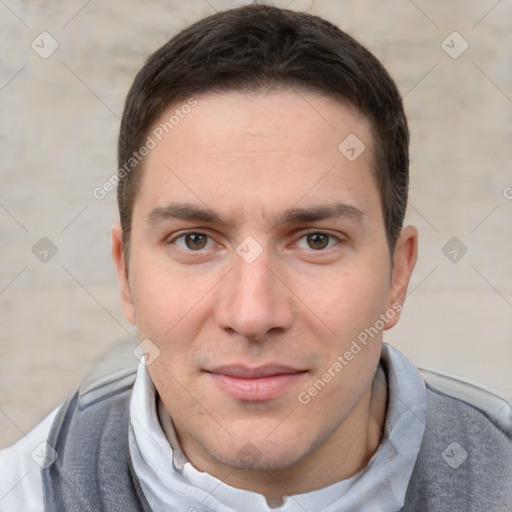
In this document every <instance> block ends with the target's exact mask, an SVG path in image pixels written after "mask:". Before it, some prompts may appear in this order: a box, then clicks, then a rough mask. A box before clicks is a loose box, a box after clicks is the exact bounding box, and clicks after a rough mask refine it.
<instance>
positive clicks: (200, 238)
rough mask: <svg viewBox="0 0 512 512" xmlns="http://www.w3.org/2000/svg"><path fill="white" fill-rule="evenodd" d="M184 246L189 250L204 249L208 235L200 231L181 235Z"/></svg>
mask: <svg viewBox="0 0 512 512" xmlns="http://www.w3.org/2000/svg"><path fill="white" fill-rule="evenodd" d="M183 239H184V242H185V246H186V247H187V249H190V250H191V251H198V250H200V249H204V248H205V247H206V245H207V244H208V237H207V236H206V235H203V234H201V233H189V234H188V235H185V236H184V237H183Z"/></svg>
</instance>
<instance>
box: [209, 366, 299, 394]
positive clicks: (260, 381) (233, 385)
mask: <svg viewBox="0 0 512 512" xmlns="http://www.w3.org/2000/svg"><path fill="white" fill-rule="evenodd" d="M206 373H207V374H208V375H209V376H210V377H211V379H212V380H213V382H214V384H215V385H216V386H217V387H218V388H219V389H220V390H221V391H222V392H224V393H226V394H228V395H229V396H231V397H232V398H235V399H237V400H242V401H247V402H261V401H266V400H272V399H275V398H279V397H280V396H282V395H284V394H285V393H286V392H287V391H289V390H290V389H291V388H293V387H294V386H296V385H297V384H298V383H299V382H300V381H301V380H302V379H304V377H305V375H306V374H307V373H308V372H307V371H306V370H300V369H296V368H291V367H288V366H282V365H266V366H260V367H257V368H249V367H246V366H242V365H229V366H219V367H217V368H214V369H212V370H207V371H206Z"/></svg>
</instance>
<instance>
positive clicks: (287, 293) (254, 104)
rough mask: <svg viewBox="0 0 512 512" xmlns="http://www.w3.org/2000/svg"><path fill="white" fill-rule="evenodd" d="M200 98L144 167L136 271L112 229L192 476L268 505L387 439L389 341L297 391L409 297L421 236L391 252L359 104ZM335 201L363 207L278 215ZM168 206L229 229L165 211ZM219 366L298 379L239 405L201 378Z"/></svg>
mask: <svg viewBox="0 0 512 512" xmlns="http://www.w3.org/2000/svg"><path fill="white" fill-rule="evenodd" d="M197 100H198V105H197V106H196V107H195V108H194V109H193V111H192V112H191V113H190V114H189V115H188V116H187V117H185V118H184V119H183V120H181V121H180V123H179V125H177V126H176V127H175V128H174V129H173V131H172V132H170V133H169V135H168V136H166V137H165V138H164V139H163V140H162V141H161V142H160V143H159V144H158V145H157V146H156V148H154V149H153V150H152V151H151V152H150V154H149V155H148V156H147V157H146V160H145V162H144V176H143V179H142V180H141V185H140V190H139V191H138V195H137V197H136V200H135V205H134V210H133V218H132V233H131V245H130V254H129V268H127V266H126V261H125V258H124V256H123V245H122V236H121V235H122V231H121V227H120V225H119V224H116V225H115V226H114V228H113V230H112V237H113V251H112V252H113V259H114V262H115V265H116V268H117V272H118V277H119V282H120V287H121V297H122V303H123V309H124V313H125V315H126V318H127V319H128V321H129V322H131V323H133V324H134V325H137V327H138V330H139V337H140V339H141V340H144V339H146V338H149V339H150V340H151V342H152V343H154V344H155V345H156V346H157V347H158V349H159V351H160V354H159V356H158V357H157V358H156V359H155V361H154V362H153V363H152V364H151V365H149V366H148V371H149V373H150V375H151V378H152V380H153V382H154V384H155V386H156V389H157V391H158V393H159V396H160V399H161V400H162V401H163V404H164V406H165V409H166V411H167V412H168V413H169V414H170V415H171V417H172V419H173V422H174V426H175V429H176V432H177V435H178V439H179V441H180V444H181V447H182V449H183V450H184V452H185V453H186V455H187V456H188V458H189V459H190V461H191V462H192V463H193V464H194V466H195V467H197V468H198V469H200V470H202V471H207V472H209V473H210V474H212V475H214V476H216V477H217V478H219V479H221V480H223V481H225V482H226V483H228V484H229V485H232V486H235V487H239V488H243V489H247V490H251V491H255V492H259V493H261V494H264V495H265V496H266V497H267V498H269V499H278V498H280V497H282V496H284V495H291V494H297V493H303V492H307V491H311V490H315V489H319V488H322V487H325V486H327V485H330V484H332V483H334V482H336V481H339V480H341V479H345V478H348V477H350V476H352V475H354V474H355V473H357V472H358V471H360V470H361V469H362V468H364V467H365V466H366V464H367V463H368V460H369V459H370V458H371V456H372V455H373V453H374V452H375V451H376V449H377V447H378V445H379V443H380V440H381V437H382V428H383V425H384V422H385V411H386V400H387V390H386V386H385V384H383V382H382V381H379V380H377V379H374V376H375V371H376V368H377V365H378V361H379V357H380V353H381V348H382V331H380V332H379V333H378V335H376V336H375V337H373V338H372V339H370V341H369V342H368V344H367V345H366V346H364V347H363V348H362V350H361V351H360V352H359V353H358V354H357V355H356V356H354V358H353V359H352V360H351V361H349V362H348V364H347V365H346V366H345V367H344V368H343V370H342V371H340V372H339V373H336V374H335V375H336V376H335V377H334V378H332V379H331V380H330V382H329V383H328V384H327V385H326V386H325V387H324V388H323V389H322V390H321V391H320V392H319V393H318V394H317V395H316V396H315V397H313V398H312V399H311V401H310V402H309V403H308V404H302V403H300V402H299V400H298V398H297V397H298V394H299V393H300V392H302V391H307V390H308V388H310V387H311V386H312V385H313V384H314V383H315V381H317V380H318V379H319V378H321V377H322V375H323V374H324V373H325V372H326V371H327V370H328V368H330V367H332V365H333V363H334V362H335V361H336V358H337V357H338V356H339V355H343V354H344V353H345V352H346V351H347V350H348V349H349V348H350V346H351V343H352V342H353V340H355V339H356V338H357V336H358V334H360V333H361V332H362V331H364V329H365V328H369V327H371V326H374V325H375V324H376V321H377V320H378V318H379V315H381V314H385V313H386V311H388V310H390V309H391V308H392V307H393V305H396V304H402V303H403V301H404V299H405V295H406V291H407V285H408V282H409V278H410V275H411V273H412V270H413V267H414V264H415V261H416V251H417V232H416V230H415V228H413V227H410V226H409V227H407V228H404V230H403V231H402V233H401V236H400V239H399V240H398V243H397V246H396V248H395V251H394V255H393V258H392V259H391V256H390V252H389V247H388V244H387V240H386V233H385V227H384V219H383V216H382V208H381V203H380V198H379V193H378V189H377V185H376V181H375V178H374V175H373V172H372V166H373V165H374V161H373V140H372V135H371V131H370V125H369V122H368V121H367V120H366V119H365V117H363V116H362V115H360V114H359V113H358V112H357V111H356V110H355V109H354V108H351V107H350V106H347V105H345V104H343V103H341V102H339V101H337V100H334V99H331V98H328V97H324V96H320V95H317V94H313V93H306V92H305V93H301V94H299V93H297V92H290V91H285V90H279V91H272V92H265V93H264V92H261V93H251V94H248V93H237V92H229V93H223V94H214V93H206V94H203V95H200V96H198V97H197ZM175 107H176V106H175V105H173V106H172V107H170V108H169V109H168V111H166V112H165V113H164V114H163V115H162V117H161V119H160V120H159V121H158V122H157V123H155V126H157V125H158V124H159V123H160V122H161V121H162V120H165V119H168V118H169V116H170V115H171V113H172V112H173V110H174V108H175ZM349 134H356V135H357V137H358V138H359V139H360V140H361V141H363V143H364V144H365V146H366V149H365V151H364V152H363V153H362V154H361V155H360V156H359V157H358V158H357V159H356V160H354V161H349V160H348V159H347V158H346V157H345V156H344V155H343V154H342V153H341V152H340V151H339V150H338V146H339V144H340V143H341V142H342V141H343V140H344V139H345V138H346V137H347V136H348V135H349ZM336 203H343V204H345V205H350V207H352V210H350V212H351V213H352V214H347V208H345V209H344V211H343V212H342V213H344V214H342V215H339V216H335V217H328V218H325V219H322V220H312V219H308V218H304V216H303V218H301V219H299V218H295V219H293V218H288V219H284V218H283V215H284V214H285V213H286V212H287V211H289V210H291V209H311V208H319V207H325V206H331V205H334V204H336ZM170 204H173V205H189V206H190V205H191V206H194V207H197V208H200V209H205V210H207V211H210V212H211V211H214V212H216V214H217V215H218V217H219V218H220V221H219V220H213V221H211V219H210V220H208V219H193V218H192V219H181V218H174V217H173V216H172V215H168V216H162V215H158V212H160V213H161V212H162V209H164V208H166V207H167V206H169V205H170ZM158 208H160V210H158ZM354 208H355V209H357V210H358V211H359V212H360V214H357V215H354V214H353V213H354V212H353V209H354ZM155 209H157V210H155ZM152 212H153V214H152ZM174 213H176V212H175V211H174ZM186 230H192V231H193V232H195V233H198V234H199V236H197V235H196V237H195V238H192V239H191V238H190V237H188V238H185V237H184V236H183V232H184V231H186ZM311 231H313V232H315V233H318V234H317V235H316V236H313V237H311V236H310V237H309V238H308V234H310V233H311ZM201 234H202V235H203V236H201ZM327 235H330V236H327ZM248 236H250V237H252V238H253V239H254V240H256V241H257V244H258V246H259V247H260V248H261V250H262V252H261V254H260V255H259V256H258V257H257V258H256V259H255V260H254V261H253V262H251V263H248V262H247V261H245V260H244V259H243V258H242V257H240V256H239V254H237V252H236V249H237V247H238V246H239V244H240V243H241V242H242V241H243V240H244V239H246V237H248ZM326 242H327V243H326ZM251 243H252V244H253V242H251ZM187 244H188V245H187ZM258 246H255V247H256V248H257V247H258ZM198 247H199V249H198ZM242 247H245V249H247V247H248V246H247V245H245V246H244V245H243V244H242ZM251 247H252V246H251ZM253 250H254V249H250V251H253ZM251 254H255V253H251ZM398 317H399V314H397V315H395V316H394V318H393V319H388V320H386V322H385V326H384V329H383V330H385V329H389V328H390V327H392V326H393V325H394V324H395V323H396V322H397V320H398ZM225 364H238V365H243V366H246V367H250V368H254V367H259V366H261V365H265V364H281V365H285V366H287V367H291V368H293V369H296V370H301V371H302V373H300V374H299V376H298V377H297V378H296V379H294V381H293V383H292V385H290V386H289V387H287V388H286V389H284V391H283V392H281V393H279V394H278V396H276V397H273V398H271V399H268V400H258V401H251V400H240V399H237V398H234V397H233V396H231V395H230V394H229V393H226V392H225V391H224V390H223V389H222V388H221V387H219V386H218V385H217V381H216V379H215V378H213V377H212V373H209V372H208V371H206V370H211V369H212V368H216V367H218V366H219V365H225Z"/></svg>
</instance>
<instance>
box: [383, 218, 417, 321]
mask: <svg viewBox="0 0 512 512" xmlns="http://www.w3.org/2000/svg"><path fill="white" fill-rule="evenodd" d="M417 256H418V231H417V229H416V228H415V227H414V226H407V227H405V228H404V229H402V232H401V233H400V236H399V238H398V241H397V243H396V246H395V251H394V253H393V271H392V275H391V287H390V290H389V297H388V310H390V311H391V310H393V311H395V312H396V313H397V314H396V315H394V316H393V318H389V319H388V318H386V325H385V329H390V328H391V327H393V326H394V325H395V324H396V323H397V322H398V319H399V318H400V311H401V310H402V305H403V303H404V301H405V297H406V295H407V287H408V286H409V280H410V278H411V274H412V271H413V270H414V266H415V265H416V259H417Z"/></svg>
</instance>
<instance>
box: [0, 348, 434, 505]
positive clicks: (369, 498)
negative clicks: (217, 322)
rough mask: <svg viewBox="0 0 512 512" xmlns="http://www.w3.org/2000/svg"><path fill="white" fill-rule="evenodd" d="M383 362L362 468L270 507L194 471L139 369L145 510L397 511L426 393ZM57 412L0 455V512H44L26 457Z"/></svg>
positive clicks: (392, 359)
mask: <svg viewBox="0 0 512 512" xmlns="http://www.w3.org/2000/svg"><path fill="white" fill-rule="evenodd" d="M382 360H383V362H384V365H385V367H387V375H386V377H387V382H388V409H387V415H386V424H385V430H384V437H383V440H382V442H381V444H380V446H379V448H378V449H377V451H376V452H375V454H374V455H373V457H372V458H371V459H370V461H369V463H368V465H367V467H366V468H365V469H363V470H362V471H360V472H359V473H357V474H356V475H354V476H353V477H351V478H348V479H346V480H342V481H340V482H336V483H335V484H332V485H330V486H328V487H325V488H323V489H319V490H316V491H312V492H308V493H304V494H299V495H294V496H289V497H286V498H285V499H284V501H283V503H282V504H280V505H279V506H277V507H274V508H272V507H270V506H269V505H268V503H267V501H266V500H265V498H264V497H263V496H262V495H260V494H257V493H254V492H250V491H245V490H242V489H236V488H234V487H231V486H229V485H226V484H224V483H223V482H222V481H220V480H218V479H217V478H215V477H213V476H211V475H209V474H208V473H205V472H201V471H198V470H197V469H195V468H194V466H193V465H192V464H191V463H190V462H189V461H188V460H187V458H186V456H185V455H184V453H183V452H181V450H180V448H179V445H178V443H177V440H176V436H175V434H174V429H173V426H172V421H171V420H170V417H169V415H168V414H167V413H166V412H165V411H164V410H163V409H162V410H160V414H159V411H158V410H157V408H158V405H157V404H158V403H159V401H158V400H157V399H156V398H157V397H156V390H155V387H154V385H153V383H152V381H151V379H150V377H149V374H148V372H147V370H146V367H145V366H144V364H142V363H141V364H140V366H139V368H138V371H137V377H136V380H135V385H134V388H133V394H132V398H131V403H130V421H131V423H130V434H129V442H130V453H131V457H132V462H133V467H134V470H135V472H136V474H137V476H138V478H139V480H140V482H141V486H142V489H143V491H144V494H145V495H146V497H147V499H148V502H149V504H150V505H151V507H152V508H153V509H154V510H166V509H170V510H181V509H183V510H191V509H194V510H196V511H197V512H201V511H204V510H207V511H208V512H232V511H240V510H244V512H292V511H300V512H303V511H304V510H322V511H325V512H331V511H332V512H334V511H336V512H345V511H351V512H354V511H357V510H364V511H365V512H372V511H375V512H377V511H378V512H392V511H397V510H399V509H400V508H401V507H402V506H403V503H404V499H405V493H406V490H407V486H408V483H409V479H410V476H411V474H412V470H413V468H414V464H415V462H416V457H417V455H418V452H419V448H420V445H421V441H422V438H423V433H424V430H425V421H426V409H427V402H426V392H425V385H424V382H423V379H422V377H421V375H420V374H419V372H418V370H417V369H416V368H415V367H414V366H413V365H412V364H411V363H410V362H409V361H408V360H407V359H406V358H405V356H403V355H402V354H401V353H400V352H398V351H397V350H396V349H394V348H392V347H391V346H389V345H387V344H384V346H383V352H382ZM160 403H161V402H160ZM56 413H57V410H55V411H53V412H52V413H51V414H50V415H49V416H48V417H47V418H46V419H45V420H44V421H43V422H42V423H41V424H39V425H38V426H37V427H36V428H35V429H34V430H33V431H32V432H30V433H29V434H28V436H26V437H25V438H23V439H22V440H20V441H19V442H18V443H16V444H15V445H14V446H12V447H10V448H8V449H6V450H4V451H2V452H0V512H43V508H44V507H43V492H42V484H41V476H40V471H41V468H40V466H39V465H38V463H37V462H38V457H37V453H38V452H37V450H36V452H35V453H34V454H33V456H32V453H33V451H34V449H36V448H37V447H38V446H39V445H40V443H44V442H45V441H46V439H47V437H48V433H49V430H50V427H51V424H52V422H53V419H54V417H55V414H56ZM159 417H160V418H161V422H160V421H159ZM170 461H172V463H170Z"/></svg>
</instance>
